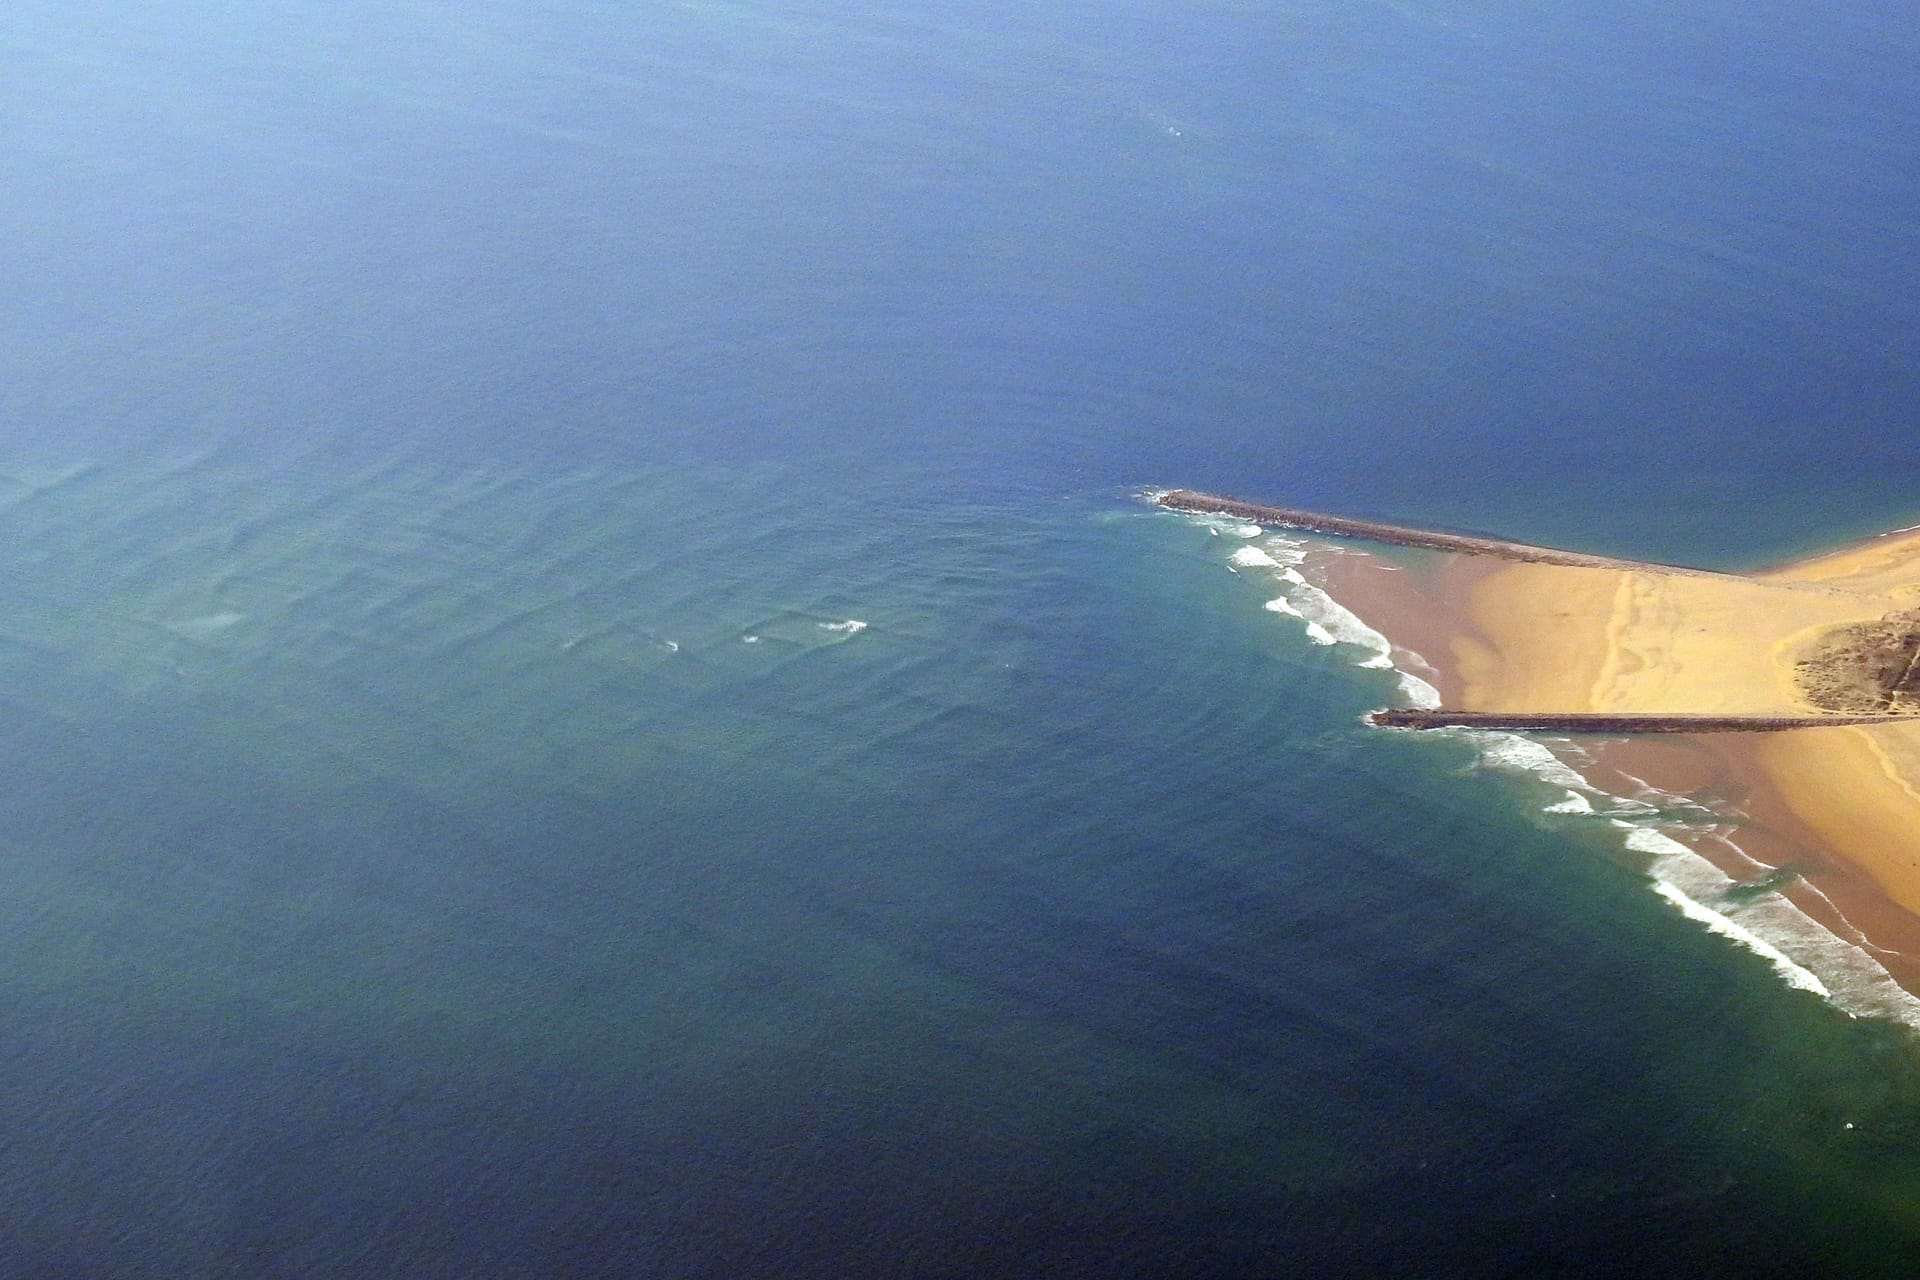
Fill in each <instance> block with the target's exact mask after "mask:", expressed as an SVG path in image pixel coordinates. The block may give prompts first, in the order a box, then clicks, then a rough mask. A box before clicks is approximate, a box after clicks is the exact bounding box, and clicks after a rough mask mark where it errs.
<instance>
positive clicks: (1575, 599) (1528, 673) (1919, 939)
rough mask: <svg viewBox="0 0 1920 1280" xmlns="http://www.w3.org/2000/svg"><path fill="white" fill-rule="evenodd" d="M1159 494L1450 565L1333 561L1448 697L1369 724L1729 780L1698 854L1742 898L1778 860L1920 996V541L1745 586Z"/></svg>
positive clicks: (1358, 605) (1861, 950) (1676, 570)
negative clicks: (1523, 739) (1480, 731)
mask: <svg viewBox="0 0 1920 1280" xmlns="http://www.w3.org/2000/svg"><path fill="white" fill-rule="evenodd" d="M1156 500H1157V501H1158V502H1159V503H1160V505H1162V506H1165V507H1169V508H1171V509H1173V510H1177V511H1186V512H1195V513H1201V514H1213V515H1223V516H1230V517H1234V518H1238V519H1243V520H1247V521H1252V522H1256V523H1259V524H1263V525H1269V526H1273V525H1278V526H1283V527H1287V528H1294V529H1301V530H1306V531H1309V532H1313V533H1320V534H1326V535H1331V536H1335V537H1342V538H1358V539H1362V540H1365V541H1369V542H1373V543H1380V544H1386V545H1388V546H1403V547H1417V548H1422V549H1425V550H1429V551H1436V552H1441V553H1443V554H1441V555H1439V556H1437V557H1433V558H1431V559H1422V560H1420V561H1418V562H1408V563H1406V564H1403V565H1398V566H1391V565H1389V564H1388V562H1387V561H1386V560H1383V559H1381V558H1380V557H1377V556H1348V557H1338V558H1336V559H1337V560H1338V561H1339V562H1340V563H1339V564H1338V565H1336V566H1333V567H1332V568H1330V569H1329V570H1328V576H1329V578H1330V579H1331V580H1332V581H1331V582H1330V589H1331V590H1333V591H1334V592H1335V593H1336V594H1337V595H1338V597H1339V598H1340V600H1341V602H1342V603H1343V604H1344V605H1345V606H1346V607H1347V608H1349V609H1350V610H1352V611H1353V612H1354V613H1355V614H1357V615H1358V616H1359V617H1361V618H1362V619H1363V620H1365V621H1366V622H1367V624H1368V625H1370V626H1372V627H1374V628H1375V629H1377V630H1378V631H1380V632H1382V633H1384V634H1385V636H1386V637H1387V638H1388V639H1389V640H1391V641H1392V642H1393V644H1394V645H1395V646H1404V647H1405V648H1407V649H1411V650H1415V651H1417V652H1419V653H1421V654H1423V655H1424V656H1425V657H1426V658H1427V660H1428V661H1429V662H1430V663H1431V664H1432V666H1433V668H1434V672H1433V683H1434V684H1435V685H1436V686H1437V687H1438V688H1439V690H1440V691H1441V694H1442V696H1443V697H1444V700H1445V701H1444V707H1445V710H1444V711H1435V710H1433V709H1432V708H1418V709H1410V710H1409V709H1402V710H1395V711H1389V712H1385V713H1381V714H1379V715H1377V716H1376V717H1375V722H1376V723H1380V724H1383V725H1393V726H1400V727H1437V726H1441V725H1465V726H1468V727H1474V728H1486V729H1498V730H1505V731H1509V732H1521V733H1526V732H1536V733H1541V734H1547V735H1554V736H1559V735H1566V734H1574V733H1588V734H1594V735H1598V736H1596V737H1593V738H1590V739H1588V740H1587V741H1588V743H1589V744H1590V745H1589V746H1588V747H1587V748H1586V749H1585V750H1584V759H1585V762H1584V763H1582V764H1581V766H1580V767H1581V768H1582V769H1583V771H1584V770H1586V769H1588V768H1589V767H1590V766H1592V765H1594V764H1596V763H1597V764H1598V765H1601V766H1604V765H1605V764H1606V762H1607V761H1609V760H1619V759H1627V760H1630V761H1631V762H1632V767H1631V769H1630V770H1629V771H1628V772H1627V775H1626V776H1628V777H1630V778H1632V779H1634V780H1636V781H1641V780H1643V781H1644V783H1645V784H1646V785H1647V786H1649V787H1651V788H1653V789H1655V790H1657V791H1660V792H1664V793H1668V794H1671V795H1674V796H1680V797H1685V796H1687V795H1688V794H1689V793H1690V792H1692V791H1693V790H1695V789H1696V788H1697V787H1698V786H1699V783H1698V776H1699V775H1701V774H1710V775H1713V776H1715V777H1716V778H1719V779H1722V780H1723V781H1724V783H1725V784H1726V787H1727V789H1723V788H1722V787H1721V786H1719V785H1716V787H1715V788H1714V789H1713V791H1714V793H1715V794H1720V795H1731V796H1733V797H1736V798H1735V799H1734V800H1732V801H1730V802H1729V801H1726V800H1714V801H1712V805H1713V807H1714V809H1715V810H1716V812H1718V813H1720V814H1721V816H1722V817H1723V818H1724V820H1725V821H1724V824H1723V825H1722V826H1720V827H1719V828H1718V830H1719V831H1720V832H1722V833H1724V839H1721V838H1720V836H1718V835H1716V836H1715V837H1714V838H1713V839H1711V840H1706V841H1704V842H1701V841H1695V842H1694V843H1695V844H1696V845H1697V846H1698V847H1697V848H1696V850H1695V851H1696V852H1698V853H1700V854H1701V856H1703V857H1706V858H1708V859H1709V860H1710V861H1712V862H1714V863H1715V865H1717V866H1719V867H1720V868H1721V870H1723V871H1724V872H1725V873H1726V874H1727V875H1728V876H1729V877H1731V878H1732V879H1733V880H1735V881H1738V882H1740V883H1741V884H1743V885H1744V884H1750V883H1754V882H1755V881H1756V878H1758V879H1764V878H1765V877H1766V876H1768V875H1770V874H1772V872H1773V871H1775V870H1778V869H1781V868H1785V869H1786V870H1785V871H1784V872H1783V873H1782V875H1781V876H1780V886H1781V887H1779V888H1777V889H1773V890H1770V891H1769V892H1770V893H1771V894H1772V895H1773V896H1774V897H1777V898H1778V899H1780V900H1782V901H1783V902H1785V903H1790V904H1792V906H1793V907H1795V908H1797V909H1799V911H1800V912H1801V913H1803V915H1804V916H1805V917H1807V918H1810V919H1812V920H1816V921H1818V922H1819V925H1820V927H1821V929H1823V930H1825V933H1823V934H1822V936H1823V937H1827V938H1828V939H1829V940H1830V941H1832V940H1838V942H1839V943H1843V944H1844V947H1843V948H1842V949H1844V950H1848V951H1849V953H1857V954H1858V955H1860V956H1862V957H1868V958H1870V967H1872V968H1874V971H1875V972H1880V971H1881V970H1884V972H1885V973H1886V974H1891V975H1892V976H1893V977H1894V979H1895V980H1897V981H1898V982H1899V983H1900V984H1901V985H1902V986H1904V987H1905V988H1906V989H1907V990H1908V991H1910V992H1914V993H1917V994H1920V715H1916V713H1917V712H1920V529H1908V530H1901V531H1896V532H1894V533H1890V534H1884V535H1881V536H1879V537H1876V538H1871V539H1868V540H1866V541H1864V542H1860V543H1856V544H1854V545H1851V546H1848V547H1843V548H1840V549H1838V550H1835V551H1832V552H1828V553H1824V554H1822V555H1818V556H1813V557H1809V558H1807V559H1804V560H1800V561H1797V562H1794V563H1792V564H1787V565H1782V566H1779V567H1776V568H1772V569H1768V570H1764V571H1760V572H1756V573H1751V574H1732V573H1717V572H1710V571H1706V570H1701V569H1695V568H1688V567H1683V566H1671V565H1659V564H1649V563H1641V562H1635V561H1623V560H1618V559H1613V558H1609V557H1603V556H1592V555H1586V554H1584V553H1579V552H1567V551H1559V550H1555V549H1552V548H1545V547H1533V546H1529V545H1527V544H1524V543H1512V542H1504V541H1501V540H1499V539H1493V538H1481V537H1470V536H1466V535H1460V534H1451V533H1435V532H1429V531H1425V530H1418V529H1408V528H1405V527H1402V526H1398V525H1389V524H1381V523H1377V522H1372V521H1362V520H1349V519H1346V518H1344V517H1338V516H1328V515H1323V514H1320V513H1316V512H1305V511H1298V510H1294V509H1291V508H1285V507H1272V506H1266V505H1263V504H1258V503H1247V502H1241V501H1239V500H1237V499H1231V498H1221V497H1217V496H1214V495H1208V494H1199V493H1193V492H1191V491H1187V490H1175V491H1173V492H1170V493H1164V494H1161V495H1158V497H1157V499H1156ZM1376 566H1378V567H1376ZM1389 567H1391V568H1396V569H1398V570H1400V571H1394V572H1388V571H1385V570H1386V569H1387V568H1389ZM1657 743H1672V744H1675V745H1676V747H1679V748H1683V749H1682V750H1679V751H1677V752H1675V751H1667V750H1664V749H1663V750H1655V749H1654V744H1657ZM1640 744H1645V745H1644V746H1642V745H1640ZM1623 753H1624V754H1623ZM1643 761H1644V763H1642V762H1643ZM1670 765H1671V766H1672V767H1671V768H1669V766H1670ZM1702 794H1703V795H1705V794H1708V793H1706V792H1703V793H1702ZM1743 901H1745V899H1743ZM1780 945H1783V946H1784V945H1786V944H1785V943H1781V944H1780ZM1824 967H1825V968H1827V970H1828V971H1829V972H1831V965H1827V966H1824ZM1883 976H1884V975H1883ZM1914 1007H1916V1008H1920V1005H1916V1006H1914ZM1917 1025H1920V1024H1917Z"/></svg>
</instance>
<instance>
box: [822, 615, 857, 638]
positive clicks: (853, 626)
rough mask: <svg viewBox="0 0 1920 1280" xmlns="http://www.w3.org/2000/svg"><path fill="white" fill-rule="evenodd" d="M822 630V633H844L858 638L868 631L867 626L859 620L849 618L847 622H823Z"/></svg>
mask: <svg viewBox="0 0 1920 1280" xmlns="http://www.w3.org/2000/svg"><path fill="white" fill-rule="evenodd" d="M820 629H821V630H822V631H844V632H845V633H846V634H848V635H850V636H857V635H859V634H860V633H861V632H862V631H865V630H866V629H867V624H866V623H864V622H862V621H861V620H860V619H858V618H848V619H847V620H846V621H845V622H823V623H821V624H820Z"/></svg>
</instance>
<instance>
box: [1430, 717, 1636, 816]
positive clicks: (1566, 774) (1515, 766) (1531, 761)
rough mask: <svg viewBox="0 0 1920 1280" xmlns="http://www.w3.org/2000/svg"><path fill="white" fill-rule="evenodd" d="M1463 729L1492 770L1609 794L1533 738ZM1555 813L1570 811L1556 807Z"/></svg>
mask: <svg viewBox="0 0 1920 1280" xmlns="http://www.w3.org/2000/svg"><path fill="white" fill-rule="evenodd" d="M1460 732H1461V733H1462V734H1464V735H1466V736H1468V737H1470V738H1472V740H1473V744H1474V746H1475V747H1476V748H1478V749H1479V752H1480V763H1481V764H1483V765H1485V766H1486V767H1488V768H1490V769H1503V770H1505V771H1507V772H1509V773H1528V774H1532V775H1533V776H1534V777H1536V778H1538V779H1540V780H1541V781H1542V782H1549V783H1552V784H1553V785H1554V786H1556V787H1559V788H1561V789H1562V790H1564V791H1567V792H1568V793H1570V794H1578V793H1584V794H1586V795H1604V794H1606V793H1605V792H1602V791H1600V790H1598V789H1597V788H1595V787H1594V785H1593V784H1592V783H1590V782H1588V781H1587V780H1586V779H1585V778H1583V777H1581V776H1580V775H1579V774H1578V773H1576V772H1575V771H1574V770H1573V768H1572V767H1571V766H1569V765H1568V764H1567V763H1566V762H1565V761H1563V760H1562V759H1561V758H1560V757H1559V756H1556V755H1555V754H1553V752H1552V751H1551V750H1550V749H1548V748H1547V747H1545V746H1543V745H1542V744H1540V743H1538V742H1535V741H1534V740H1533V739H1531V738H1523V737H1521V736H1520V735H1519V734H1517V733H1499V732H1496V731H1493V730H1490V729H1464V730H1460ZM1563 803H1564V802H1563ZM1555 812H1568V811H1567V810H1555Z"/></svg>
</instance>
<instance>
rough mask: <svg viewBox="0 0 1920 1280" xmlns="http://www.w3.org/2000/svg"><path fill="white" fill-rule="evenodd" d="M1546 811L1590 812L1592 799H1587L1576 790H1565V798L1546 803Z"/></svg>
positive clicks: (1591, 810)
mask: <svg viewBox="0 0 1920 1280" xmlns="http://www.w3.org/2000/svg"><path fill="white" fill-rule="evenodd" d="M1547 812H1548V813H1592V812H1593V801H1591V800H1589V799H1587V798H1586V797H1585V796H1583V795H1581V794H1580V793H1579V792H1578V791H1569V792H1567V798H1566V799H1565V800H1562V801H1560V802H1559V803H1558V804H1550V805H1548V806H1547Z"/></svg>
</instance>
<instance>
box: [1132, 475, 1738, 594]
mask: <svg viewBox="0 0 1920 1280" xmlns="http://www.w3.org/2000/svg"><path fill="white" fill-rule="evenodd" d="M1154 501H1155V502H1157V503H1159V504H1160V505H1161V506H1163V507H1166V508H1167V509H1168V510H1170V511H1187V512H1192V513H1194V514H1196V515H1218V516H1232V517H1234V518H1236V519H1240V520H1250V521H1252V522H1253V523H1255V524H1263V525H1277V526H1279V527H1281V528H1285V529H1303V530H1306V531H1307V532H1309V533H1322V534H1326V535H1328V536H1330V537H1335V538H1361V539H1364V540H1366V541H1368V542H1384V543H1387V544H1389V545H1391V546H1398V547H1424V548H1427V549H1428V550H1432V551H1450V552H1455V553H1457V554H1461V555H1470V556H1494V557H1497V558H1499V559H1502V560H1517V561H1520V562H1522V563H1526V564H1557V565H1567V566H1570V567H1572V568H1576V569H1614V570H1621V569H1626V570H1646V571H1649V572H1654V573H1667V574H1675V573H1678V574H1689V575H1697V576H1699V577H1710V578H1719V577H1726V576H1728V575H1726V574H1720V573H1715V572H1713V571H1712V570H1710V569H1694V568H1690V567H1688V566H1685V565H1671V564H1651V563H1648V562H1646V561H1641V560H1621V559H1617V558H1615V557H1612V556H1595V555H1587V554H1585V553H1584V552H1579V551H1560V550H1556V549H1555V548H1552V547H1536V546H1532V545H1529V544H1528V543H1524V542H1508V541H1505V540H1503V539H1500V538H1482V537H1476V536H1473V535H1470V534H1463V533H1437V532H1435V531H1433V530H1430V529H1410V528H1407V527H1406V526H1404V525H1397V524H1382V523H1380V522H1379V521H1377V520H1353V519H1350V518H1348V517H1346V516H1330V515H1327V514H1325V513H1324V512H1319V511H1301V510H1299V509H1297V508H1294V507H1270V506H1266V505H1264V504H1262V503H1258V502H1243V501H1241V500H1240V499H1238V498H1223V497H1220V496H1219V495H1217V494H1211V493H1198V492H1196V491H1194V490H1192V489H1173V490H1170V491H1168V492H1166V493H1162V494H1160V495H1158V496H1157V497H1156V498H1155V499H1154Z"/></svg>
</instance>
